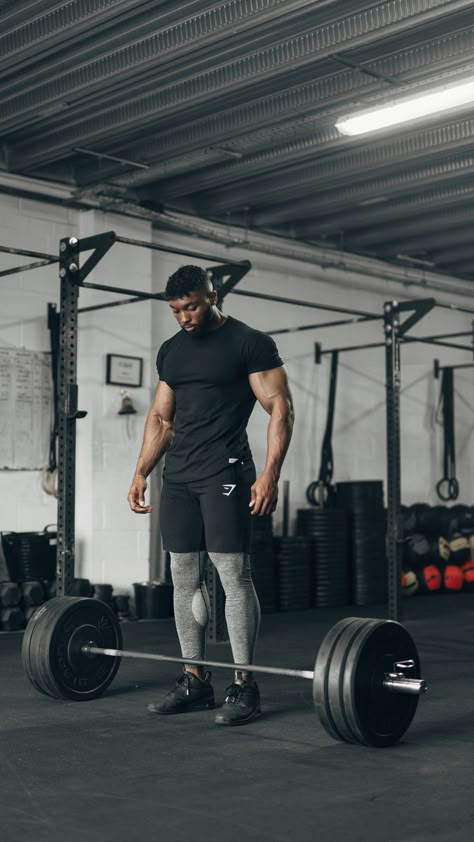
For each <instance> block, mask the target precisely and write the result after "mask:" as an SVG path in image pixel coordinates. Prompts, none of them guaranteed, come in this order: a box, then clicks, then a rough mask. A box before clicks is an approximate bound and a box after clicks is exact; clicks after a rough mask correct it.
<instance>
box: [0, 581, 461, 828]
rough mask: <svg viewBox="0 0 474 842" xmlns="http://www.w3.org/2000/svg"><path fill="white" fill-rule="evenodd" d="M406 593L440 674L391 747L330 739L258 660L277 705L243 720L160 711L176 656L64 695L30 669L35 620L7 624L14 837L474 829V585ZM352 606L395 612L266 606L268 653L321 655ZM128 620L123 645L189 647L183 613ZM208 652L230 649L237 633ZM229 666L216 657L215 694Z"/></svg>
mask: <svg viewBox="0 0 474 842" xmlns="http://www.w3.org/2000/svg"><path fill="white" fill-rule="evenodd" d="M402 609H403V620H402V621H403V623H404V624H405V625H406V626H407V628H408V629H409V631H410V632H411V634H412V635H413V637H414V638H415V640H416V642H417V646H418V648H419V652H420V656H421V663H422V675H423V677H424V678H425V679H426V680H427V682H428V684H429V690H428V692H427V693H426V695H425V696H424V697H422V698H421V700H420V704H419V707H418V712H417V714H416V717H415V720H414V722H413V723H412V725H411V727H410V729H409V730H408V732H407V733H406V734H405V736H404V738H403V741H402V742H400V743H399V744H397V745H396V746H393V747H391V748H385V749H376V748H367V747H362V746H355V745H349V744H346V743H339V742H335V741H334V740H332V739H331V738H330V737H329V736H328V735H327V734H326V732H325V731H324V730H323V728H322V726H321V725H320V723H319V720H318V718H317V717H316V714H315V712H314V707H313V702H312V695H311V682H310V681H307V680H304V679H295V678H288V677H279V676H270V675H269V676H267V675H261V676H260V678H259V685H260V690H261V695H262V704H263V708H264V712H263V714H262V716H261V717H260V718H259V719H258V720H256V721H255V722H253V723H251V724H249V725H247V726H243V727H238V728H225V727H219V726H217V725H215V724H214V715H215V714H214V712H213V711H206V712H204V713H194V714H184V715H180V716H173V717H161V716H156V715H153V714H149V713H148V712H147V704H148V702H149V701H151V700H154V699H156V698H157V697H159V696H160V695H162V694H163V693H164V692H166V691H167V690H168V689H169V688H170V687H171V686H172V685H173V683H174V680H175V677H176V675H177V674H178V673H179V669H180V668H179V666H176V665H173V664H167V663H166V664H157V663H154V662H152V661H138V660H131V659H129V660H123V661H122V664H121V667H120V670H119V673H118V675H117V676H116V678H115V680H114V682H113V684H112V685H111V687H110V688H109V690H108V691H107V692H106V694H105V695H104V696H102V697H101V698H99V699H96V700H94V701H90V702H79V703H78V702H63V701H57V700H53V699H50V698H48V697H45V696H43V695H41V694H39V693H38V692H37V691H36V690H35V689H34V688H33V687H32V686H31V684H30V683H29V682H28V680H27V678H26V676H25V674H24V672H23V668H22V665H21V659H20V652H21V641H22V634H21V633H4V634H1V635H0V650H1V659H0V681H1V685H0V686H1V697H0V723H1V729H0V764H1V773H0V787H1V810H0V838H1V840H2V842H20V840H22V841H23V840H24V839H33V840H34V842H59V840H61V842H64V840H67V842H108V841H109V840H110V842H112V840H114V842H122V840H124V841H125V840H127V841H128V840H130V842H148V840H157V842H189V840H198V842H201V840H206V842H218V840H219V842H224V840H225V842H233V840H243V839H244V840H248V842H257V840H258V842H265V840H269V842H270V840H271V842H280V840H281V842H283V840H285V842H287V840H293V839H298V840H304V842H305V841H306V840H308V842H309V840H311V842H346V840H347V842H358V841H359V840H361V842H362V840H364V842H366V840H375V841H376V842H425V840H443V841H444V840H446V841H447V840H449V842H460V841H461V840H463V842H464V840H466V842H467V840H469V842H472V839H473V837H474V797H473V792H474V787H473V747H474V671H473V669H472V662H473V656H474V636H473V623H474V594H458V595H437V596H429V597H415V598H413V599H408V600H404V601H403V604H402ZM347 615H354V616H381V617H383V616H386V615H385V610H384V607H383V606H377V607H374V606H370V607H369V608H368V609H367V608H364V609H354V608H345V609H338V610H337V611H336V610H329V609H325V610H315V611H305V612H299V613H292V614H272V615H264V616H263V618H262V626H261V634H260V641H259V647H258V653H257V657H256V661H257V662H258V663H261V664H269V665H273V666H289V667H297V668H303V669H313V667H314V660H315V655H316V652H317V649H318V647H319V645H320V643H321V641H322V639H323V637H324V635H325V634H326V632H327V631H328V629H329V628H330V627H331V626H332V625H333V624H334V623H335V622H336V621H337V620H339V619H341V617H343V616H347ZM122 629H123V634H124V644H125V647H126V648H130V649H136V650H140V651H142V650H143V651H150V652H151V651H153V650H155V651H158V652H161V653H162V654H169V655H175V654H178V646H177V640H176V635H175V630H174V621H173V619H165V620H157V621H147V622H143V621H141V622H136V623H133V622H129V623H124V624H123V625H122ZM207 656H208V657H209V658H211V659H217V660H228V659H230V658H231V654H230V649H229V647H228V646H227V645H226V644H214V645H210V646H209V647H208V652H207ZM228 679H229V674H228V673H227V672H225V671H223V670H214V672H213V684H214V686H215V690H216V696H217V699H222V697H223V691H224V689H225V686H226V684H227V683H228Z"/></svg>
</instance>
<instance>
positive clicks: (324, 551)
mask: <svg viewBox="0 0 474 842" xmlns="http://www.w3.org/2000/svg"><path fill="white" fill-rule="evenodd" d="M296 531H297V533H298V535H305V536H308V537H310V538H311V539H312V568H313V575H312V582H313V584H312V592H313V605H315V606H316V608H329V607H333V606H339V605H348V604H349V594H350V588H349V573H348V559H347V546H348V541H347V513H346V512H345V511H343V510H340V509H322V508H319V507H315V508H314V509H298V512H297V519H296Z"/></svg>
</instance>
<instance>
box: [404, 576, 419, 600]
mask: <svg viewBox="0 0 474 842" xmlns="http://www.w3.org/2000/svg"><path fill="white" fill-rule="evenodd" d="M403 572H404V577H405V579H404V584H403V585H402V594H403V596H414V595H415V594H416V592H417V591H418V587H419V584H418V577H417V575H416V573H415V571H414V570H404V571H403Z"/></svg>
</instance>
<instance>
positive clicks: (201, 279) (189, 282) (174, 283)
mask: <svg viewBox="0 0 474 842" xmlns="http://www.w3.org/2000/svg"><path fill="white" fill-rule="evenodd" d="M199 289H200V290H204V291H205V292H211V291H212V283H211V280H210V278H209V276H208V274H207V272H206V270H205V269H201V267H200V266H180V267H179V269H177V270H176V272H173V274H172V275H170V277H169V278H168V282H167V284H166V287H165V295H166V298H167V300H168V301H172V300H173V299H175V298H183V296H185V295H188V293H190V292H193V291H194V290H199Z"/></svg>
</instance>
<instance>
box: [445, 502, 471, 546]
mask: <svg viewBox="0 0 474 842" xmlns="http://www.w3.org/2000/svg"><path fill="white" fill-rule="evenodd" d="M448 513H449V535H448V537H449V538H451V537H452V535H453V534H454V533H455V532H463V533H468V534H469V533H470V532H473V531H474V509H473V507H472V506H464V505H462V504H461V503H459V504H458V505H456V506H451V508H450V509H448Z"/></svg>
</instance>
